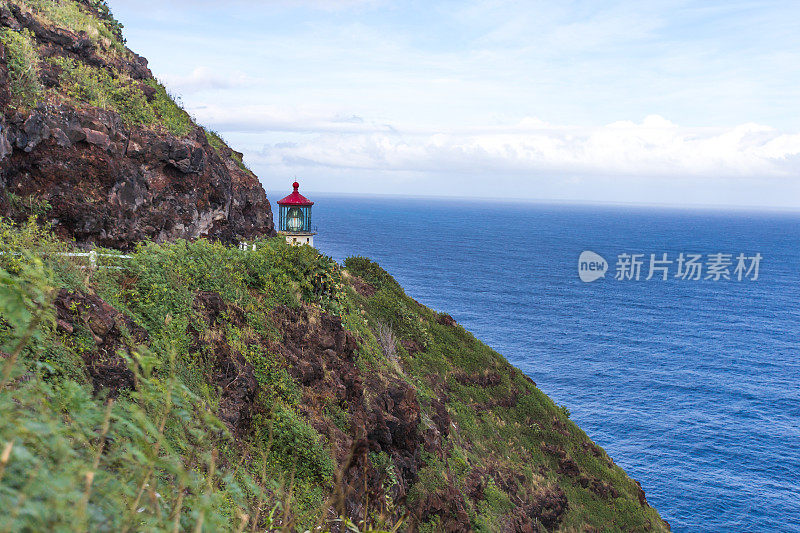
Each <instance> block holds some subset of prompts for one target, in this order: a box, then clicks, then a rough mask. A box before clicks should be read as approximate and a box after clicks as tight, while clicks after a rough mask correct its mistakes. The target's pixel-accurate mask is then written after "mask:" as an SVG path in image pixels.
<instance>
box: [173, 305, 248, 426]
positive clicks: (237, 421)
mask: <svg viewBox="0 0 800 533" xmlns="http://www.w3.org/2000/svg"><path fill="white" fill-rule="evenodd" d="M192 307H193V309H194V311H195V312H196V313H197V314H198V315H199V316H200V317H201V318H202V319H203V320H204V322H205V324H206V326H207V329H205V330H204V331H202V332H200V331H198V330H197V329H196V328H195V327H194V326H189V334H190V336H191V338H192V344H191V348H190V349H191V350H192V351H193V352H198V353H202V354H203V355H204V357H206V358H207V361H208V362H209V366H210V368H211V376H210V377H211V381H212V383H214V384H215V385H216V386H217V388H218V390H219V395H220V399H219V409H218V412H217V416H219V418H220V420H222V421H223V422H224V423H225V425H227V426H228V429H230V431H231V432H232V433H233V434H234V435H237V436H243V435H245V434H246V433H247V432H248V431H249V430H250V426H251V421H252V415H253V404H254V402H255V397H256V392H257V390H258V383H257V382H256V378H255V375H254V374H253V367H252V365H250V363H248V362H247V360H246V359H245V357H244V356H243V355H242V354H241V353H239V352H238V351H236V350H234V349H233V348H232V347H231V345H230V343H229V342H228V339H227V334H226V333H225V328H224V327H223V326H224V325H225V324H226V323H230V324H232V325H235V326H240V327H241V326H244V325H245V324H246V319H245V313H244V311H243V310H242V309H240V308H239V307H237V306H235V305H230V304H227V303H225V301H224V300H223V299H222V297H221V296H220V295H219V294H217V293H216V292H207V291H199V292H198V293H197V294H195V298H194V302H193V305H192Z"/></svg>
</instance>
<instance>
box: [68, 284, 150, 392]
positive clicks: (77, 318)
mask: <svg viewBox="0 0 800 533" xmlns="http://www.w3.org/2000/svg"><path fill="white" fill-rule="evenodd" d="M54 305H55V309H56V327H57V328H58V330H59V331H60V332H62V333H63V334H64V335H67V336H74V335H78V334H79V329H80V328H81V326H83V327H85V328H86V329H87V330H88V331H89V333H90V334H91V335H92V337H93V339H94V342H95V346H96V348H95V349H94V350H88V351H84V352H83V353H81V357H82V358H83V362H84V364H85V365H86V373H87V374H88V375H89V378H90V379H91V382H92V387H93V389H94V393H95V394H97V393H99V392H100V391H101V390H108V391H109V395H110V396H112V397H115V396H117V395H118V394H119V393H120V391H122V390H125V389H132V388H134V385H135V378H134V374H133V372H131V370H130V369H129V368H128V365H127V363H126V362H125V359H123V358H122V357H121V356H120V355H119V354H118V353H117V351H118V350H124V351H126V352H128V353H129V354H130V353H131V351H132V349H133V347H134V346H136V345H139V344H146V343H147V341H148V335H147V332H146V331H145V330H144V329H143V328H141V327H139V326H138V325H137V324H136V323H135V322H134V321H133V320H131V319H130V318H128V317H126V316H125V315H123V314H122V313H120V312H119V311H117V310H116V309H114V308H113V307H112V306H111V305H109V304H108V303H106V302H105V301H104V300H103V299H102V298H100V297H99V296H97V295H94V294H86V293H83V292H79V291H68V290H66V289H61V290H60V291H59V292H58V295H57V296H56V299H55V302H54Z"/></svg>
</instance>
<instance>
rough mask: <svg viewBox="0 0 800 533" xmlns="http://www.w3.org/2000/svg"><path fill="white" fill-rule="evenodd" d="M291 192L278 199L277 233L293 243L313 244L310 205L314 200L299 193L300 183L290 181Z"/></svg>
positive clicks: (313, 233)
mask: <svg viewBox="0 0 800 533" xmlns="http://www.w3.org/2000/svg"><path fill="white" fill-rule="evenodd" d="M292 187H294V191H293V192H292V194H290V195H289V196H287V197H286V198H283V199H281V200H278V233H279V234H281V235H283V236H285V237H286V242H287V243H289V244H294V245H301V244H307V245H309V246H314V235H316V233H315V232H314V228H313V226H312V225H311V206H312V205H314V202H312V201H311V200H309V199H308V198H306V197H305V196H303V195H302V194H300V192H299V191H298V189H299V188H300V184H299V183H297V182H296V181H295V182H294V183H292Z"/></svg>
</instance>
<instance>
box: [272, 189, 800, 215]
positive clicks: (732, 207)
mask: <svg viewBox="0 0 800 533" xmlns="http://www.w3.org/2000/svg"><path fill="white" fill-rule="evenodd" d="M262 185H263V184H262ZM265 190H266V189H265ZM266 191H267V192H268V193H269V192H270V191H269V190H266ZM272 192H274V193H276V196H277V197H280V195H281V194H282V193H281V192H279V191H278V190H277V189H273V190H272ZM304 194H306V195H308V196H314V195H318V196H320V197H323V198H324V197H334V198H336V197H343V198H365V199H366V198H376V199H388V200H392V199H394V200H401V199H403V200H437V201H452V202H459V201H461V202H464V201H466V202H487V203H495V204H497V203H507V204H534V205H543V206H544V205H551V206H575V207H580V206H585V207H622V208H652V209H671V210H687V211H691V210H696V211H750V212H758V213H764V212H768V213H785V214H795V215H800V205H798V206H762V205H739V204H692V203H689V204H672V203H657V202H612V201H603V200H594V201H593V200H564V199H557V198H525V197H523V198H514V199H509V198H503V197H496V196H455V195H452V196H451V195H432V194H428V195H424V194H402V193H352V192H333V191H319V190H311V191H305V193H304ZM268 196H270V195H269V194H268ZM267 200H269V198H267ZM269 201H270V202H271V203H274V201H273V200H269Z"/></svg>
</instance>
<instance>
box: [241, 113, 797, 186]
mask: <svg viewBox="0 0 800 533" xmlns="http://www.w3.org/2000/svg"><path fill="white" fill-rule="evenodd" d="M303 123H307V124H308V125H309V129H313V128H312V126H315V127H319V128H320V131H321V133H319V134H316V135H313V136H305V137H304V138H302V139H300V140H296V141H294V142H291V143H274V144H269V145H266V146H264V148H263V149H262V150H260V151H258V152H252V153H251V158H252V160H253V161H258V162H261V163H266V164H270V165H280V166H281V167H287V166H288V167H295V168H297V170H298V171H300V170H301V169H302V168H303V167H328V168H339V169H348V168H349V169H369V170H374V171H401V172H407V171H411V172H420V173H438V174H441V173H448V174H456V173H471V174H476V173H477V174H484V175H492V174H497V173H511V174H543V173H547V174H551V175H558V176H570V175H579V176H584V177H586V176H597V175H599V176H613V175H625V176H639V177H648V176H650V177H653V176H656V177H664V176H681V177H683V178H686V177H695V178H701V179H702V178H770V177H772V178H777V177H796V171H797V168H798V164H800V135H787V134H782V133H780V132H778V131H777V130H774V129H772V128H769V127H766V126H761V125H758V124H743V125H740V126H736V127H734V128H729V129H698V128H685V127H680V126H678V125H676V124H673V123H672V122H670V121H668V120H666V119H664V118H663V117H660V116H657V115H653V116H648V117H646V118H645V119H644V120H642V121H641V122H639V123H634V122H630V121H621V122H615V123H612V124H608V125H606V126H603V127H596V128H586V127H572V126H556V125H551V124H546V123H544V122H542V121H540V120H538V119H535V118H528V119H525V120H522V121H520V122H519V123H517V124H513V125H509V126H494V127H485V128H483V129H482V130H480V131H478V130H477V129H473V130H472V131H468V130H464V131H458V130H451V131H446V132H445V131H442V132H437V131H428V132H424V131H406V130H403V129H402V128H398V129H397V131H394V132H389V131H386V129H385V128H384V129H383V131H381V129H380V128H379V127H376V126H375V125H372V124H370V123H358V124H357V125H356V126H358V127H357V128H354V127H352V126H354V125H353V124H349V123H348V124H346V126H345V127H343V128H341V129H338V130H337V128H335V127H333V126H334V125H335V123H333V122H331V121H328V122H327V123H324V122H323V121H315V120H314V119H309V118H294V119H292V118H289V117H284V119H283V123H282V124H281V123H278V122H277V121H275V122H273V124H275V125H276V126H277V127H278V128H284V127H287V126H291V125H297V124H303ZM268 125H269V124H268V123H265V126H268ZM359 130H360V131H359ZM281 131H285V129H282V130H281Z"/></svg>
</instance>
